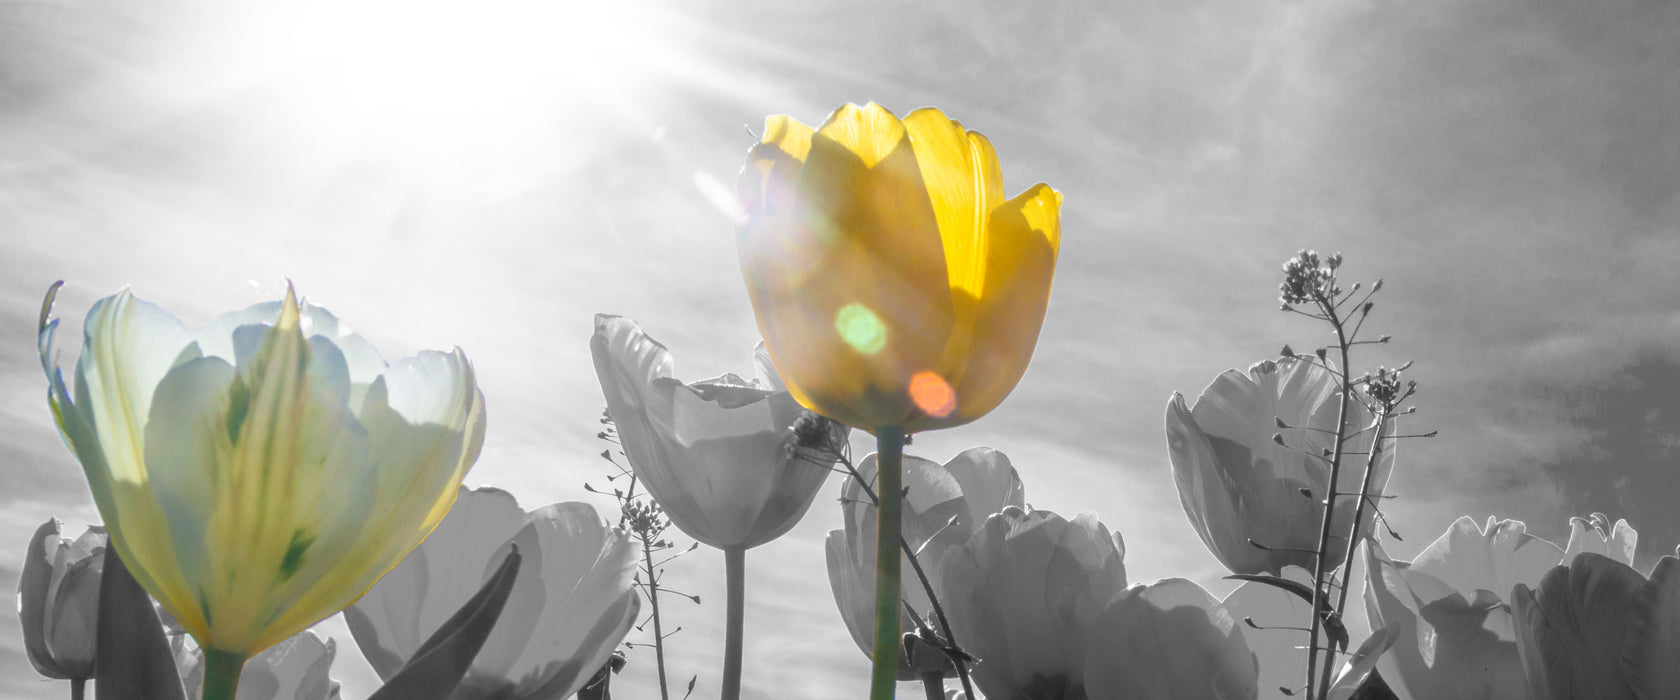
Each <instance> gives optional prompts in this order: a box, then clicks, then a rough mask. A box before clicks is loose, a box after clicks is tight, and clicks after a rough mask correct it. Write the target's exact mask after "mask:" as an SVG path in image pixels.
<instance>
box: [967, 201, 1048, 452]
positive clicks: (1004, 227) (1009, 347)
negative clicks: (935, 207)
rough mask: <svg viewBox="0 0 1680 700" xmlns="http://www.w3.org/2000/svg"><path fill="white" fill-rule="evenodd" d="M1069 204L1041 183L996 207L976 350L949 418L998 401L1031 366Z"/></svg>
mask: <svg viewBox="0 0 1680 700" xmlns="http://www.w3.org/2000/svg"><path fill="white" fill-rule="evenodd" d="M1061 203H1062V195H1061V193H1059V192H1057V191H1055V190H1053V189H1051V188H1050V187H1049V186H1048V185H1044V184H1039V185H1034V186H1033V187H1032V188H1030V189H1028V190H1027V191H1026V192H1023V193H1021V194H1020V195H1017V196H1016V197H1015V198H1013V199H1011V200H1009V201H1008V202H1005V203H1004V204H1002V205H1001V206H999V207H998V208H997V209H995V210H993V212H992V216H991V219H990V221H989V223H988V229H989V233H988V236H987V238H986V250H985V270H986V272H985V283H984V286H983V287H982V288H981V291H980V294H979V297H978V299H977V303H978V306H979V308H978V310H977V312H976V317H975V321H974V337H973V343H974V347H975V350H974V351H972V352H969V353H967V354H966V356H967V359H968V363H967V365H966V366H965V367H964V368H963V372H962V374H961V376H960V378H958V380H957V381H956V382H954V383H955V384H956V386H957V411H956V415H955V416H953V418H954V419H955V420H954V421H953V422H950V423H948V425H956V424H960V423H965V422H968V421H970V420H973V419H975V418H978V417H980V416H983V415H985V414H986V413H988V412H990V411H991V410H992V409H994V408H996V407H997V406H998V404H1000V403H1002V402H1003V399H1004V397H1006V396H1008V395H1009V392H1010V391H1013V390H1014V388H1015V384H1016V383H1017V382H1018V381H1020V379H1021V375H1022V374H1023V373H1024V372H1026V369H1027V364H1028V362H1030V361H1031V360H1032V354H1033V349H1034V347H1035V346H1037V344H1038V331H1039V329H1040V327H1041V326H1042V325H1043V323H1044V312H1045V310H1046V308H1047V307H1048V306H1049V303H1050V283H1051V279H1052V278H1053V277H1054V276H1055V272H1056V255H1057V244H1058V243H1059V242H1060V239H1061V216H1060V210H1061Z"/></svg>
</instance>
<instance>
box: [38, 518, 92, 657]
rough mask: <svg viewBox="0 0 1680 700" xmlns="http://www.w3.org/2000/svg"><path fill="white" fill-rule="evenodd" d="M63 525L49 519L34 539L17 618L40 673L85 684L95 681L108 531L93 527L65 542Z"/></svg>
mask: <svg viewBox="0 0 1680 700" xmlns="http://www.w3.org/2000/svg"><path fill="white" fill-rule="evenodd" d="M59 527H60V526H59V522H58V520H57V519H52V520H48V521H47V522H45V523H42V524H41V527H39V528H37V529H36V530H35V536H34V537H33V538H31V539H30V540H29V550H28V554H26V555H25V556H24V560H23V573H22V575H21V576H20V578H19V580H18V617H19V618H21V622H22V624H23V644H24V648H25V650H26V651H27V652H28V655H29V662H30V663H31V664H34V666H35V670H36V671H39V672H40V673H41V675H43V676H47V677H48V678H64V679H83V680H85V679H88V678H92V677H93V650H94V644H95V642H96V640H97V633H98V630H99V576H100V574H102V573H104V569H105V528H103V527H100V526H98V525H92V526H89V527H88V529H87V532H84V533H82V536H81V537H78V538H76V539H75V540H74V541H66V540H65V539H64V538H63V537H61V536H60V535H59Z"/></svg>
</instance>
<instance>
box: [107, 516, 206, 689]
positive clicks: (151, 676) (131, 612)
mask: <svg viewBox="0 0 1680 700" xmlns="http://www.w3.org/2000/svg"><path fill="white" fill-rule="evenodd" d="M94 656H95V662H94V663H95V668H94V674H93V678H94V686H93V687H94V698H96V700H186V691H184V690H182V689H181V676H180V674H179V673H177V672H176V670H175V655H174V654H171V653H170V652H169V640H168V639H166V638H165V637H164V634H163V623H162V622H160V621H159V620H158V616H157V612H156V611H154V610H153V609H152V598H151V596H148V595H146V590H145V589H143V588H141V587H140V583H139V582H137V581H135V580H134V576H133V575H131V574H129V573H128V568H127V567H125V566H123V561H122V557H119V556H117V548H116V547H110V546H108V547H106V548H105V571H104V572H103V573H102V574H101V575H100V579H99V640H98V642H97V643H96V646H95V651H94Z"/></svg>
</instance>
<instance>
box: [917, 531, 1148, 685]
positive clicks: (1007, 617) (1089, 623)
mask: <svg viewBox="0 0 1680 700" xmlns="http://www.w3.org/2000/svg"><path fill="white" fill-rule="evenodd" d="M1125 555H1126V547H1125V543H1124V542H1123V541H1122V540H1121V538H1120V535H1119V533H1113V534H1110V533H1109V530H1108V528H1107V527H1105V526H1103V524H1102V523H1101V522H1099V521H1098V520H1097V516H1096V514H1095V513H1090V512H1085V513H1080V514H1079V515H1078V516H1076V517H1075V518H1074V519H1073V520H1068V519H1066V518H1063V517H1062V516H1060V515H1057V514H1055V513H1052V512H1050V511H1045V510H1034V511H1027V510H1023V509H1021V508H1017V507H1014V506H1010V507H1008V508H1005V509H1004V510H1003V512H1001V513H998V514H996V515H993V516H991V517H989V518H987V519H986V522H985V523H984V524H983V525H981V526H980V529H979V530H977V531H976V532H975V533H974V535H973V537H970V538H969V541H968V542H967V543H966V544H964V545H963V546H962V547H957V548H953V549H951V550H950V551H949V552H947V553H946V555H945V557H944V559H943V560H942V561H941V563H940V566H939V571H940V573H939V576H940V580H941V585H940V597H941V600H942V602H943V603H944V605H945V607H946V609H947V612H949V614H950V616H951V627H952V628H953V631H954V632H955V633H956V634H957V639H958V640H959V641H960V643H961V645H962V647H963V650H964V651H967V652H968V653H970V654H972V655H974V656H977V657H979V658H980V660H981V661H980V663H979V664H976V665H975V666H974V670H973V677H974V682H975V684H976V685H978V686H979V690H980V692H981V693H984V694H985V695H986V697H988V698H1034V699H1035V700H1085V699H1086V698H1088V697H1090V696H1088V695H1087V694H1086V689H1085V659H1086V651H1087V649H1086V647H1087V644H1088V642H1089V640H1090V636H1091V630H1092V629H1093V624H1094V623H1095V622H1096V620H1097V617H1098V615H1099V614H1101V613H1102V612H1103V610H1104V608H1105V607H1106V606H1107V604H1108V602H1109V601H1111V600H1113V599H1114V597H1115V596H1116V595H1119V594H1120V592H1122V591H1124V590H1125V589H1126V565H1125V562H1124V559H1125Z"/></svg>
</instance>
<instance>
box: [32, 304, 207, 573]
mask: <svg viewBox="0 0 1680 700" xmlns="http://www.w3.org/2000/svg"><path fill="white" fill-rule="evenodd" d="M54 323H56V322H54ZM52 330H53V327H49V328H48V329H47V335H49V336H50V334H51V331H52ZM190 342H191V336H190V335H189V334H188V333H187V330H186V328H185V327H183V326H182V325H181V322H180V321H177V320H176V319H175V317H174V316H171V315H170V314H169V312H167V311H164V310H163V309H161V308H158V307H157V306H156V305H153V304H151V303H149V302H145V301H142V300H140V299H137V298H135V297H134V296H133V295H132V294H130V293H129V292H128V290H126V289H125V290H123V291H122V292H119V293H118V294H116V295H114V296H110V297H106V298H104V299H101V300H99V301H98V302H97V303H95V304H94V305H93V308H92V309H89V310H88V315H87V320H86V321H84V322H83V343H82V354H81V357H80V358H79V359H78V361H77V363H76V381H75V388H74V391H75V397H76V398H75V401H74V403H73V404H72V403H70V402H69V401H68V400H67V399H68V398H69V394H68V393H67V392H68V390H67V389H66V388H65V387H64V385H63V383H62V381H61V380H60V378H59V377H58V376H57V373H56V370H55V371H53V372H51V373H50V374H49V377H48V379H49V380H50V381H51V382H52V385H53V387H55V388H54V390H53V396H54V397H55V398H54V399H53V401H52V403H53V404H54V411H55V413H56V414H57V417H58V419H59V430H60V434H61V435H62V436H63V437H64V440H65V443H66V444H67V445H68V446H70V448H71V450H72V451H73V452H75V454H76V457H77V459H78V461H80V462H81V463H82V469H83V473H84V474H86V476H87V479H88V487H89V489H90V490H91V491H92V492H93V497H94V502H95V503H96V504H97V505H98V506H99V512H100V513H101V514H102V515H103V516H104V518H105V524H106V526H107V527H108V528H109V529H110V535H111V543H112V546H113V547H116V548H117V551H118V552H120V553H123V554H124V555H126V556H133V557H135V558H136V559H135V560H136V561H142V562H167V561H170V558H171V554H170V553H169V552H168V551H167V550H162V549H160V547H161V546H167V544H166V542H167V540H166V539H165V538H166V537H167V535H166V534H163V531H162V529H161V528H162V527H163V525H162V524H163V522H164V520H163V514H162V513H160V512H158V509H157V506H156V503H155V502H154V501H152V500H151V499H150V498H149V497H147V496H146V495H145V494H144V489H143V488H142V485H143V484H145V483H146V481H147V478H148V477H147V475H146V463H145V448H144V444H143V438H144V435H145V425H146V421H147V420H148V418H147V415H148V411H149V409H150V408H151V403H152V393H153V391H155V389H156V387H157V384H158V383H159V381H160V380H161V379H162V378H163V377H164V375H165V374H167V373H168V371H169V370H170V368H171V367H172V366H174V364H175V363H176V362H177V360H180V359H182V358H183V357H190V356H191V355H192V354H193V352H194V351H193V349H192V348H190V347H189V344H190ZM47 346H48V348H49V349H50V347H51V339H50V337H49V339H48V342H47ZM45 360H46V358H45V357H43V361H45ZM131 573H132V574H133V576H134V577H135V579H136V580H138V581H140V583H141V585H142V586H144V587H146V588H147V589H148V590H163V589H166V588H168V589H175V590H180V589H181V588H182V582H181V581H180V579H179V577H178V576H173V575H172V570H171V569H168V568H164V569H156V570H151V569H147V568H145V567H136V568H135V569H134V571H132V572H131ZM154 576H157V577H161V578H162V579H163V580H153V577H154Z"/></svg>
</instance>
